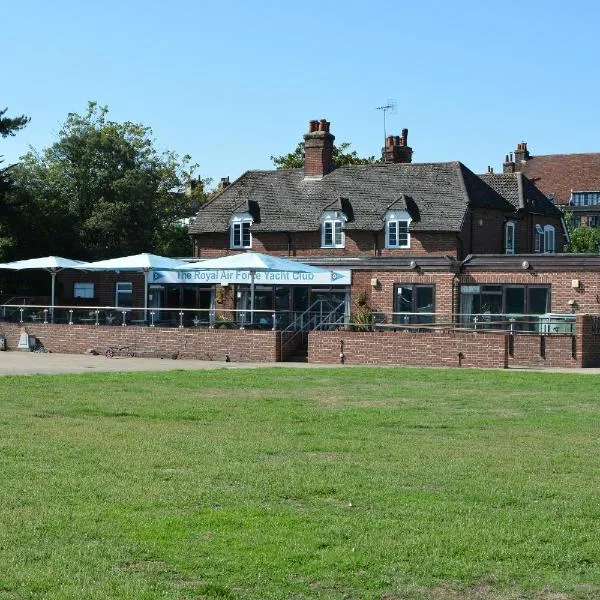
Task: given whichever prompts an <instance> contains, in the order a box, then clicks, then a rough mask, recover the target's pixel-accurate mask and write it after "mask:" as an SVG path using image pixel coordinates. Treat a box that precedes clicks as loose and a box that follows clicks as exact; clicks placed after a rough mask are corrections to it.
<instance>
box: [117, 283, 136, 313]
mask: <svg viewBox="0 0 600 600" xmlns="http://www.w3.org/2000/svg"><path fill="white" fill-rule="evenodd" d="M115 306H120V307H122V308H130V307H132V306H133V283H131V282H130V281H119V282H117V291H116V295H115Z"/></svg>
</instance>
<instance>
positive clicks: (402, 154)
mask: <svg viewBox="0 0 600 600" xmlns="http://www.w3.org/2000/svg"><path fill="white" fill-rule="evenodd" d="M412 153H413V149H412V148H411V147H410V146H409V145H408V129H403V130H402V135H388V136H387V137H386V138H385V148H382V149H381V158H382V159H383V162H386V163H409V162H412Z"/></svg>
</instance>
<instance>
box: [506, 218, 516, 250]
mask: <svg viewBox="0 0 600 600" xmlns="http://www.w3.org/2000/svg"><path fill="white" fill-rule="evenodd" d="M514 253H515V222H514V221H507V222H506V223H505V224H504V254H514Z"/></svg>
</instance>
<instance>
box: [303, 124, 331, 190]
mask: <svg viewBox="0 0 600 600" xmlns="http://www.w3.org/2000/svg"><path fill="white" fill-rule="evenodd" d="M334 139H335V136H334V135H332V134H331V133H329V121H326V120H325V119H321V120H320V121H310V122H309V123H308V133H306V134H305V135H304V177H315V178H317V177H323V175H327V173H331V171H333V140H334Z"/></svg>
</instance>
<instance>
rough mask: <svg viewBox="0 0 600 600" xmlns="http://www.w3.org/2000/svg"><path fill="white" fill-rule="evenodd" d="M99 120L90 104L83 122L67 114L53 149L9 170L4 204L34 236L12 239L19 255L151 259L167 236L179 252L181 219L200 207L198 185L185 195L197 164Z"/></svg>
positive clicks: (139, 128) (136, 127)
mask: <svg viewBox="0 0 600 600" xmlns="http://www.w3.org/2000/svg"><path fill="white" fill-rule="evenodd" d="M107 114H108V108H107V107H105V106H104V107H102V106H98V105H97V104H96V103H95V102H90V103H89V104H88V109H87V111H86V112H85V114H83V115H79V114H76V113H70V114H69V115H68V116H67V119H66V121H65V123H64V125H63V126H62V128H61V130H60V132H59V139H58V141H57V142H55V143H54V144H53V145H52V146H50V147H49V148H46V149H45V150H44V151H43V152H41V153H37V152H34V151H31V152H29V153H27V154H26V155H25V156H24V157H22V162H21V163H20V164H19V165H17V166H16V167H15V169H14V178H15V181H16V182H17V183H18V184H19V189H18V191H17V193H15V194H14V195H13V198H12V201H13V202H14V204H15V205H16V206H20V207H21V209H22V210H23V211H24V213H25V214H26V215H27V220H28V221H29V226H28V227H27V229H28V230H29V231H32V230H33V231H35V232H36V239H35V240H31V239H29V238H28V234H27V231H21V232H20V233H21V235H20V236H19V240H18V248H19V252H20V255H21V256H26V255H39V254H40V253H41V251H42V249H43V250H44V251H50V252H51V253H52V254H63V255H65V256H72V257H77V258H86V259H101V258H108V257H114V256H119V255H125V254H135V253H138V252H158V250H159V249H161V250H164V249H166V248H171V247H172V246H173V241H172V238H173V232H174V231H176V232H177V233H178V234H179V237H178V238H177V239H179V242H178V245H179V246H181V237H182V235H181V228H182V227H183V228H185V225H184V224H182V223H183V222H182V219H184V218H186V217H190V216H191V215H193V214H194V212H195V210H196V209H197V207H198V204H199V203H200V202H201V201H202V200H203V186H200V191H199V192H196V193H195V194H191V193H185V182H186V181H190V180H191V179H193V173H194V170H195V169H196V167H197V165H193V164H191V161H190V157H189V156H187V155H186V156H183V157H181V158H180V157H179V156H178V155H177V154H176V153H174V152H170V151H169V152H163V153H160V152H159V151H158V150H156V148H155V146H154V140H153V139H152V131H151V129H150V128H149V127H146V126H144V125H141V124H139V123H133V122H130V121H126V122H124V123H118V122H115V121H111V120H109V119H108V117H107ZM196 187H197V186H196ZM177 227H179V229H177ZM174 228H175V229H174ZM176 237H177V236H176ZM181 249H182V250H183V248H181ZM177 254H178V255H181V254H182V253H180V252H177ZM183 254H191V251H186V252H183Z"/></svg>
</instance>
